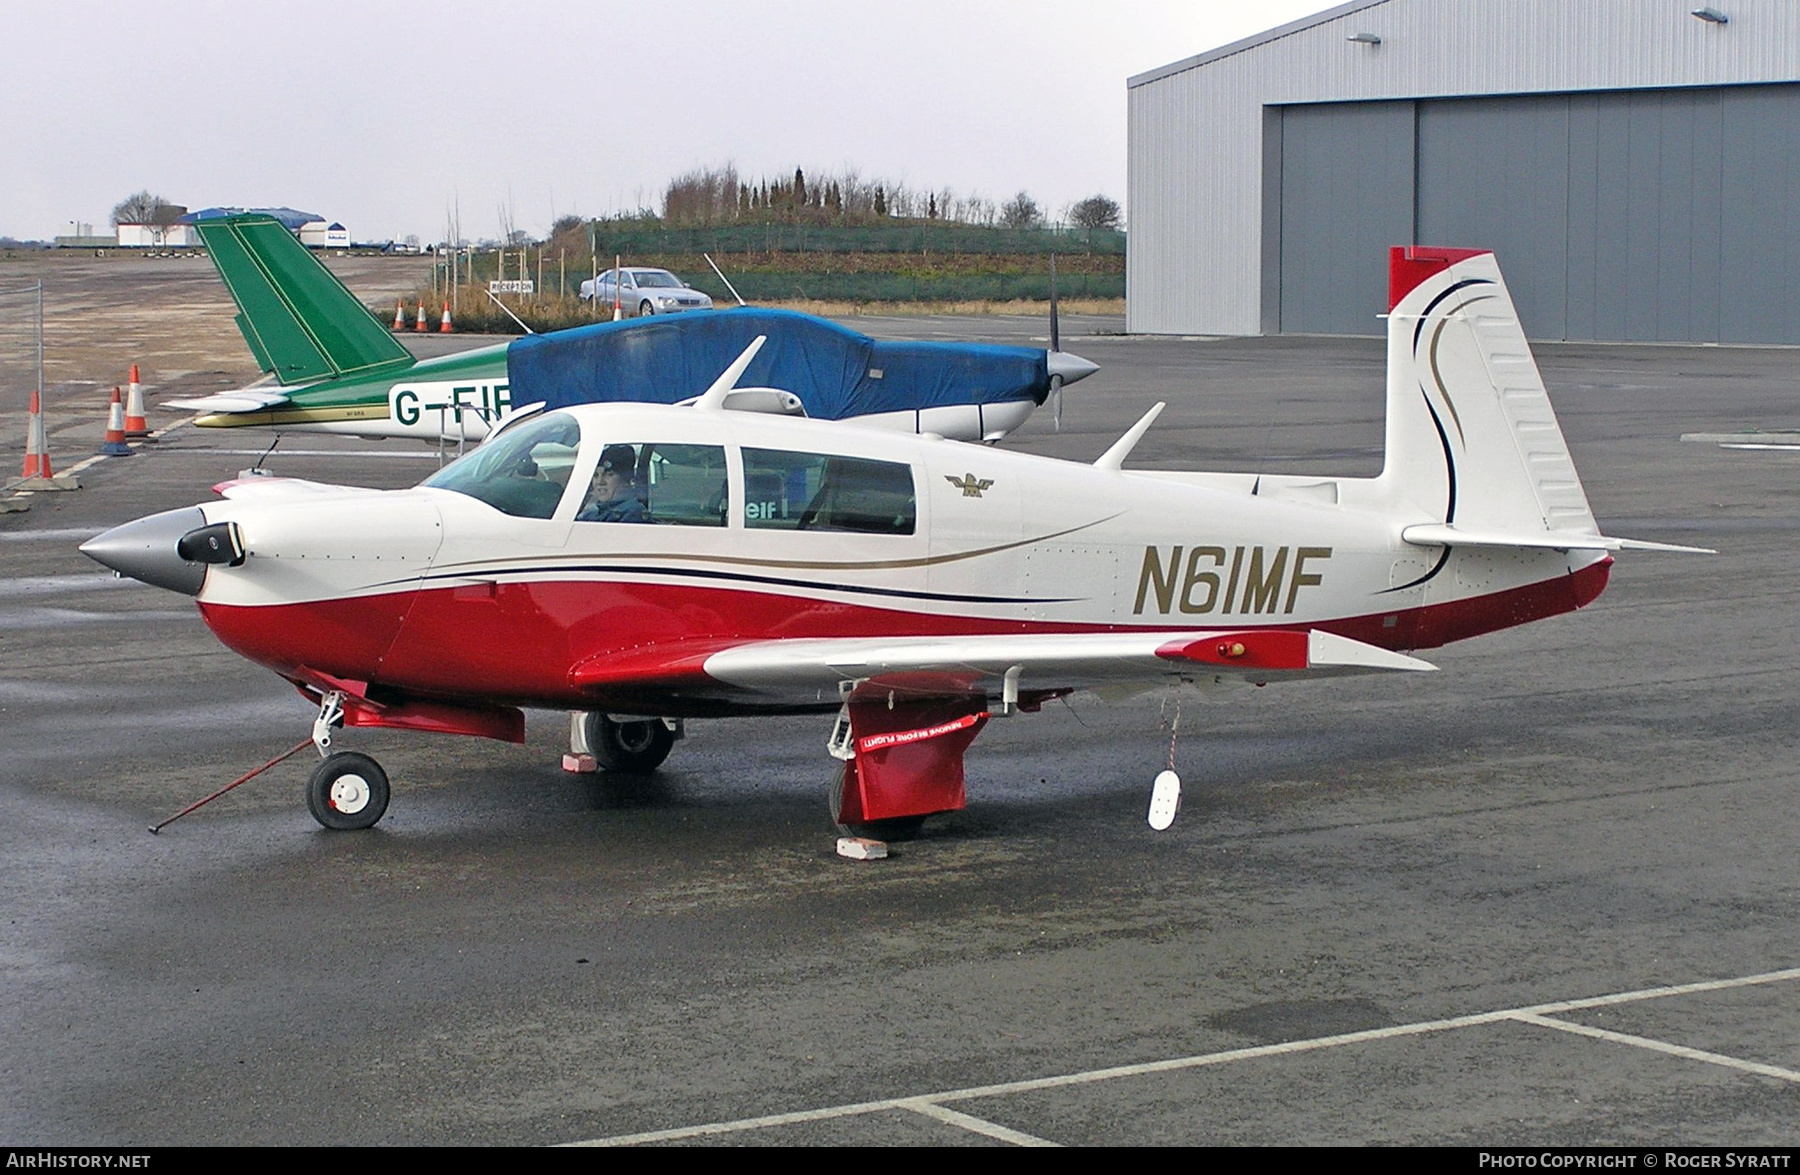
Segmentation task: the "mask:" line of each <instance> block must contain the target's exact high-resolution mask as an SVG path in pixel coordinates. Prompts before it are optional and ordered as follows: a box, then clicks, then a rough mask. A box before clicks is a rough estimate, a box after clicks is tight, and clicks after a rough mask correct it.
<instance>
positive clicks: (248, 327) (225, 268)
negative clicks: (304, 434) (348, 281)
mask: <svg viewBox="0 0 1800 1175" xmlns="http://www.w3.org/2000/svg"><path fill="white" fill-rule="evenodd" d="M194 227H195V228H196V229H198V230H199V233H200V239H201V240H202V241H204V242H205V243H206V250H207V253H208V254H209V255H210V256H211V257H212V260H213V265H214V266H216V267H217V268H218V271H219V277H220V278H221V279H223V280H224V282H225V288H226V289H227V290H229V291H230V292H231V299H232V301H234V302H236V303H237V307H238V316H237V324H238V329H239V330H241V331H243V332H244V341H245V342H246V343H248V344H249V345H250V351H251V353H252V354H254V355H255V356H256V361H257V363H259V364H260V365H261V366H262V369H263V370H264V371H266V372H269V373H271V374H273V375H274V376H275V378H276V379H278V380H279V381H280V382H282V383H283V384H297V383H307V382H311V381H313V380H318V379H330V378H334V377H337V376H344V375H359V374H370V373H373V372H375V371H379V370H381V369H384V368H394V369H399V368H403V367H408V366H411V365H412V363H413V357H412V355H411V354H410V353H409V352H408V351H407V349H406V348H405V347H403V346H401V345H400V342H399V340H397V339H395V338H394V336H393V335H391V334H390V333H388V329H387V327H385V326H383V325H382V324H381V322H380V321H379V320H378V319H376V317H375V316H374V315H372V314H370V313H369V311H368V309H367V308H366V307H364V306H363V304H362V303H361V302H358V301H357V300H356V295H354V294H352V293H351V292H350V291H349V290H348V289H347V288H346V287H345V286H344V283H343V282H341V281H339V280H338V279H337V277H336V275H334V274H333V273H332V272H331V271H330V270H329V269H326V268H325V267H324V266H323V265H321V264H320V263H319V260H318V259H317V258H316V257H314V256H313V255H312V253H311V252H309V251H308V250H307V248H306V246H304V245H302V244H301V243H300V242H299V241H298V240H297V239H295V237H294V234H293V233H291V232H289V231H288V229H287V227H286V226H285V225H283V224H282V223H281V222H280V221H279V220H276V219H275V218H274V217H272V216H264V215H261V214H254V213H253V214H250V215H246V216H223V217H219V218H217V219H213V220H202V221H199V222H198V223H197V224H195V226H194Z"/></svg>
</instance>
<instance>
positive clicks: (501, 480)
mask: <svg viewBox="0 0 1800 1175" xmlns="http://www.w3.org/2000/svg"><path fill="white" fill-rule="evenodd" d="M580 446H581V426H580V425H579V424H577V423H576V421H575V418H574V417H572V416H569V415H567V414H565V413H561V412H552V413H549V414H548V415H546V416H543V417H540V418H539V419H537V420H532V421H527V422H525V423H523V424H520V425H518V426H516V427H515V428H511V429H508V430H507V431H505V432H503V433H501V434H500V435H499V436H497V437H495V438H494V439H493V440H492V441H490V442H488V443H487V444H485V445H482V446H481V447H480V448H479V449H476V450H475V451H474V452H473V453H470V454H468V455H467V456H464V457H460V458H458V459H457V460H455V461H452V462H451V463H450V464H448V465H446V466H444V467H443V468H442V469H440V470H438V471H437V472H436V473H434V474H432V475H431V476H430V477H428V478H426V479H425V480H424V481H423V482H421V483H420V484H421V485H427V486H432V487H434V488H436V489H440V490H454V491H456V492H457V493H459V494H467V495H468V496H469V497H471V498H474V499H475V500H477V501H480V502H486V503H487V504H488V505H490V506H492V507H493V508H494V509H496V510H498V511H500V512H501V513H502V514H510V515H512V516H513V517H515V518H549V517H550V516H551V515H552V514H554V513H556V506H557V503H559V502H560V501H562V496H563V490H564V489H565V488H566V487H567V486H568V484H569V474H570V473H571V472H572V471H573V469H574V467H575V453H576V450H577V449H579V448H580Z"/></svg>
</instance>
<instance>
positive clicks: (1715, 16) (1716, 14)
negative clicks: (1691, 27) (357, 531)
mask: <svg viewBox="0 0 1800 1175" xmlns="http://www.w3.org/2000/svg"><path fill="white" fill-rule="evenodd" d="M1688 15H1689V16H1692V17H1694V18H1695V19H1696V20H1703V21H1705V22H1706V23H1707V24H1726V23H1728V22H1729V21H1730V20H1731V18H1730V17H1729V16H1726V15H1725V14H1724V13H1723V12H1720V11H1719V10H1718V9H1717V8H1696V9H1694V10H1693V11H1692V12H1690V13H1689V14H1688Z"/></svg>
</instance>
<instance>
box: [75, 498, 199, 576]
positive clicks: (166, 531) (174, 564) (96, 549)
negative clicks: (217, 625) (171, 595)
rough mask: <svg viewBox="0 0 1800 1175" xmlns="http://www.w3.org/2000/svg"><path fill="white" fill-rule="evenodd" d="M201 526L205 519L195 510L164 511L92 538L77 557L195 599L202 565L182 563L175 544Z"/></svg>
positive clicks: (197, 509) (194, 507)
mask: <svg viewBox="0 0 1800 1175" xmlns="http://www.w3.org/2000/svg"><path fill="white" fill-rule="evenodd" d="M205 525H206V515H205V513H204V512H202V511H201V509H200V507H198V506H189V507H187V508H186V509H183V510H165V511H163V512H162V513H161V514H152V515H150V516H149V517H148V518H140V519H138V520H137V521H136V522H127V523H125V524H124V525H123V526H115V527H113V528H112V529H111V530H109V531H107V532H106V533H105V534H98V535H95V536H94V537H93V538H91V539H89V540H88V541H87V542H85V543H82V544H81V553H82V554H83V555H86V556H87V557H88V558H90V559H92V560H93V561H94V562H96V563H99V564H101V565H102V566H104V567H110V568H112V569H113V570H114V571H116V572H118V573H119V574H120V575H129V576H130V577H131V578H133V579H138V580H142V581H143V582H145V583H148V584H153V585H155V586H156V587H159V588H168V589H169V590H170V591H172V592H180V593H181V594H182V595H184V596H197V595H199V594H200V588H201V587H202V586H203V585H204V584H205V583H206V564H204V563H194V562H190V561H189V560H186V559H183V558H182V557H181V556H180V555H179V554H177V553H176V551H175V544H176V543H178V542H180V541H181V536H183V535H185V534H187V533H188V532H189V531H191V530H196V529H198V528H200V527H202V526H205Z"/></svg>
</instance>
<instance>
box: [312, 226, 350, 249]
mask: <svg viewBox="0 0 1800 1175" xmlns="http://www.w3.org/2000/svg"><path fill="white" fill-rule="evenodd" d="M300 243H301V244H302V245H305V246H306V247H307V248H309V249H347V248H349V247H350V230H349V229H347V228H345V227H344V226H343V225H341V224H338V223H337V222H336V221H333V222H332V223H330V224H326V223H325V222H324V221H322V220H309V221H307V222H306V223H305V224H303V225H301V226H300Z"/></svg>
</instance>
